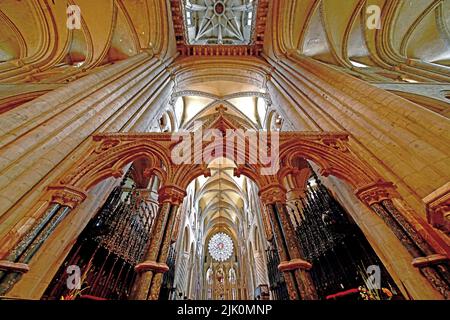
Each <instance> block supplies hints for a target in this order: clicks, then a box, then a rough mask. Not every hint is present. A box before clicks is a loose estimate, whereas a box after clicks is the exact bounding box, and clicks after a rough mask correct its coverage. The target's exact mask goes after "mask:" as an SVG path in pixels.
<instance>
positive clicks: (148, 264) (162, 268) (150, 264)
mask: <svg viewBox="0 0 450 320" xmlns="http://www.w3.org/2000/svg"><path fill="white" fill-rule="evenodd" d="M134 270H136V272H138V273H143V272H147V271H153V272H155V273H165V272H167V271H169V267H168V266H167V264H165V263H162V262H156V261H144V262H142V263H139V264H138V265H136V267H134Z"/></svg>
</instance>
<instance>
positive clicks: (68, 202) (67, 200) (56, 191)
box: [48, 186, 87, 209]
mask: <svg viewBox="0 0 450 320" xmlns="http://www.w3.org/2000/svg"><path fill="white" fill-rule="evenodd" d="M48 191H49V192H51V202H52V203H58V204H60V205H61V206H67V207H69V208H71V209H73V208H75V207H76V206H77V205H79V204H80V203H81V202H83V201H84V199H86V197H87V194H86V192H84V191H83V190H80V189H77V188H75V187H73V186H50V187H48Z"/></svg>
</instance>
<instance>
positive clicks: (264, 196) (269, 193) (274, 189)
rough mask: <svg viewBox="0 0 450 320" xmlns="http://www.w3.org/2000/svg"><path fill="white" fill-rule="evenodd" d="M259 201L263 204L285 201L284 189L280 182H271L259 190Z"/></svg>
mask: <svg viewBox="0 0 450 320" xmlns="http://www.w3.org/2000/svg"><path fill="white" fill-rule="evenodd" d="M259 196H260V197H261V202H262V203H263V204H264V205H269V204H274V203H277V202H279V203H286V189H285V188H284V187H283V186H282V185H281V184H273V185H270V186H267V187H265V188H263V189H261V190H260V191H259Z"/></svg>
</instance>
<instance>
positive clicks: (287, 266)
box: [278, 259, 312, 272]
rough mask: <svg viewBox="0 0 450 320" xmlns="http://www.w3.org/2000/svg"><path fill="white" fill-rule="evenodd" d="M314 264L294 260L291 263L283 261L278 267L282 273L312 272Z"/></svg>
mask: <svg viewBox="0 0 450 320" xmlns="http://www.w3.org/2000/svg"><path fill="white" fill-rule="evenodd" d="M311 268H312V264H311V263H309V262H308V261H305V260H302V259H294V260H291V261H283V262H281V263H280V264H279V265H278V270H280V271H281V272H287V271H294V270H298V269H301V270H311Z"/></svg>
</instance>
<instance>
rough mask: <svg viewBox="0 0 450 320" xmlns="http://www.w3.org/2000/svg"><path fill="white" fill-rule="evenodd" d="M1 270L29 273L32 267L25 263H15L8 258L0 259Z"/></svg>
mask: <svg viewBox="0 0 450 320" xmlns="http://www.w3.org/2000/svg"><path fill="white" fill-rule="evenodd" d="M0 270H3V271H13V272H19V273H27V272H28V271H30V267H29V266H28V265H27V264H25V263H15V262H12V261H8V260H0Z"/></svg>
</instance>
